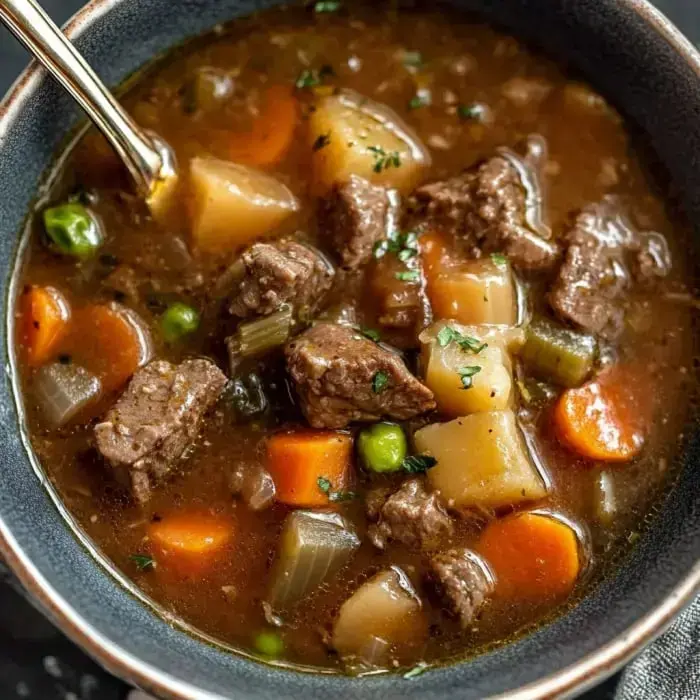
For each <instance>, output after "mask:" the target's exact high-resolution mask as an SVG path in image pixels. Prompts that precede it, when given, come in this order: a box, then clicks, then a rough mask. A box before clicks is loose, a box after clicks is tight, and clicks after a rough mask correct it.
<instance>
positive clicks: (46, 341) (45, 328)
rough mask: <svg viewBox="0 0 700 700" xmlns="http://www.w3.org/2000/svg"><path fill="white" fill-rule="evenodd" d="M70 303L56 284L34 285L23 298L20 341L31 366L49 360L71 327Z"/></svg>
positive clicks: (21, 302) (36, 365)
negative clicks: (48, 285)
mask: <svg viewBox="0 0 700 700" xmlns="http://www.w3.org/2000/svg"><path fill="white" fill-rule="evenodd" d="M69 320H70V307H69V306H68V302H67V301H66V299H65V297H64V296H63V295H62V294H61V293H60V292H59V291H58V290H57V289H54V288H53V287H31V288H30V289H29V290H28V291H27V292H26V293H25V294H24V295H23V296H22V298H21V300H20V323H19V332H20V343H21V347H22V348H23V349H24V357H25V360H26V362H27V364H28V365H29V366H30V367H39V366H40V365H43V364H44V363H46V362H48V361H49V360H50V359H51V358H52V356H53V355H54V354H55V353H56V352H57V351H58V346H59V344H60V342H61V340H62V339H63V337H64V336H65V334H66V331H67V330H68V322H69Z"/></svg>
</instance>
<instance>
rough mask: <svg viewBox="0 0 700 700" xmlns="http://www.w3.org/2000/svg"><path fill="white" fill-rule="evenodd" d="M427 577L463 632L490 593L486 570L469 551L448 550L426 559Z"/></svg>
mask: <svg viewBox="0 0 700 700" xmlns="http://www.w3.org/2000/svg"><path fill="white" fill-rule="evenodd" d="M429 573H430V578H431V579H432V580H433V582H434V583H435V585H436V587H437V589H438V590H439V591H440V593H441V594H442V596H443V597H444V599H445V602H446V603H447V604H448V605H449V607H450V609H451V610H452V612H453V613H454V614H455V615H456V616H457V617H458V618H459V621H460V623H461V625H462V629H467V628H468V627H469V626H470V625H471V624H472V623H473V621H474V619H475V617H476V616H477V615H478V613H479V611H480V609H481V608H482V606H483V605H484V603H485V602H486V601H487V600H488V598H489V597H490V596H491V595H492V593H493V590H494V580H493V576H492V575H491V572H490V571H489V570H488V567H487V566H486V564H485V563H484V562H483V560H482V559H481V558H480V557H479V555H478V554H475V553H474V552H472V551H471V550H469V549H450V550H448V551H446V552H440V554H436V555H435V556H433V557H431V558H430V562H429Z"/></svg>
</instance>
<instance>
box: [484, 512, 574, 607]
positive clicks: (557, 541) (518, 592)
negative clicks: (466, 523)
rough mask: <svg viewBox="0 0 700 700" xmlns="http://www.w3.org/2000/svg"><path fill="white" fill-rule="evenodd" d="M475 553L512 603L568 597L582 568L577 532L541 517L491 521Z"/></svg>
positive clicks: (529, 515) (532, 515) (519, 515)
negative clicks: (517, 600) (515, 601)
mask: <svg viewBox="0 0 700 700" xmlns="http://www.w3.org/2000/svg"><path fill="white" fill-rule="evenodd" d="M476 549H477V551H478V552H479V554H481V555H482V556H483V557H484V559H485V560H486V562H487V563H488V565H489V568H490V569H491V571H492V572H493V574H494V575H495V577H496V594H497V595H498V596H499V597H503V598H506V599H511V600H513V599H520V600H523V599H524V600H531V601H535V600H546V599H551V598H560V597H563V596H566V595H568V594H569V593H570V592H571V590H572V588H573V587H574V583H575V582H576V579H577V578H578V575H579V572H580V569H581V561H580V557H579V542H578V537H577V535H576V533H575V532H574V530H573V529H572V528H571V527H569V526H568V525H567V524H565V523H564V522H562V521H560V520H558V519H556V518H554V517H551V516H548V515H543V514H538V513H517V514H515V515H510V516H508V517H505V518H502V519H500V520H495V521H493V522H492V523H491V524H490V525H489V526H488V527H487V528H486V529H485V530H484V532H483V534H482V535H481V538H480V539H479V542H478V543H477V547H476Z"/></svg>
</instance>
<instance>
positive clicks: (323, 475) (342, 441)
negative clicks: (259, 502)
mask: <svg viewBox="0 0 700 700" xmlns="http://www.w3.org/2000/svg"><path fill="white" fill-rule="evenodd" d="M351 458H352V437H351V436H350V435H347V434H346V433H338V432H325V431H314V430H305V431H300V432H295V433H278V434H277V435H273V436H272V437H271V438H270V439H269V440H268V442H267V468H268V471H269V472H270V474H271V475H272V478H273V479H274V481H275V489H276V495H277V500H278V501H281V502H282V503H286V504H287V505H291V506H303V507H314V506H319V507H320V506H327V505H328V504H329V503H331V502H333V501H334V500H338V499H339V498H342V494H343V492H344V491H345V489H346V488H347V484H348V480H349V474H350V466H351ZM339 494H341V495H339Z"/></svg>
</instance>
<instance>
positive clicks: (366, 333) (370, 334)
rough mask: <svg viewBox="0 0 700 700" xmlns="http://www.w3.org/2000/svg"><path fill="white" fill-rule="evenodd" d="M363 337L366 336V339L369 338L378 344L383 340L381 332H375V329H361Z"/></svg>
mask: <svg viewBox="0 0 700 700" xmlns="http://www.w3.org/2000/svg"><path fill="white" fill-rule="evenodd" d="M358 330H359V331H360V333H362V335H364V336H365V338H369V339H370V340H373V341H374V342H375V343H378V342H379V341H380V340H381V336H380V335H379V331H375V330H374V328H364V327H360V328H359V329H358Z"/></svg>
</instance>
